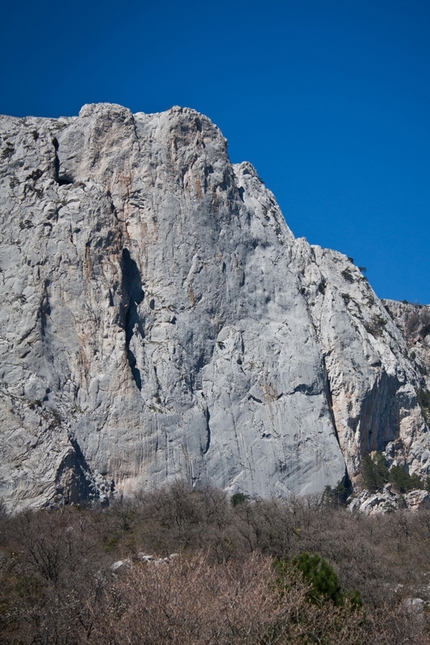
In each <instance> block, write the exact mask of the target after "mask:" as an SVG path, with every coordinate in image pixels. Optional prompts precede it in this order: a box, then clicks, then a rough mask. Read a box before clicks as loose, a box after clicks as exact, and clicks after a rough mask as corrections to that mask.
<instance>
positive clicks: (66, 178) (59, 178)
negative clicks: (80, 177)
mask: <svg viewBox="0 0 430 645" xmlns="http://www.w3.org/2000/svg"><path fill="white" fill-rule="evenodd" d="M52 145H53V146H54V149H55V159H54V179H55V181H56V182H57V184H59V185H60V186H64V185H67V184H73V182H74V179H73V177H71V176H70V175H68V174H67V173H63V174H60V158H59V156H58V149H59V147H60V146H59V143H58V139H57V138H56V137H54V138H53V139H52Z"/></svg>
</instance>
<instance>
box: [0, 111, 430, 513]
mask: <svg viewBox="0 0 430 645" xmlns="http://www.w3.org/2000/svg"><path fill="white" fill-rule="evenodd" d="M0 137H1V148H0V197H1V239H0V292H1V297H2V308H1V314H0V315H1V324H0V343H1V355H0V386H1V389H0V401H1V402H2V403H1V405H2V411H3V413H2V419H3V425H2V432H1V436H0V449H1V451H2V461H1V465H0V478H1V491H0V493H1V495H2V496H3V497H4V499H5V500H6V503H7V504H9V506H14V507H15V508H17V507H20V506H23V505H28V504H41V503H52V502H55V501H61V500H64V501H66V502H67V501H69V502H70V501H79V500H80V501H82V500H87V499H89V500H90V499H101V500H102V501H103V500H107V499H108V497H109V495H110V494H111V493H112V491H113V490H117V491H119V492H122V493H128V492H131V491H132V490H134V489H136V488H139V487H148V486H158V485H160V484H162V483H164V482H166V481H169V480H172V479H174V478H177V477H184V478H187V479H188V480H189V481H191V482H192V483H193V484H195V485H198V484H199V483H202V482H207V481H209V482H211V483H212V484H214V485H216V486H220V487H223V488H225V489H227V490H228V491H230V492H232V493H233V492H236V491H241V492H244V493H248V494H258V495H261V496H268V495H280V496H287V495H289V494H291V493H296V494H305V493H311V492H315V491H321V490H323V489H324V487H325V486H326V485H331V486H334V485H336V483H337V482H338V481H339V480H341V479H343V478H344V477H345V476H346V477H347V478H350V479H351V480H352V481H357V482H358V479H357V478H358V475H359V467H360V458H361V455H362V454H363V453H366V452H369V451H372V450H376V449H379V450H382V449H387V453H388V454H389V455H391V457H390V458H391V459H392V460H396V463H404V464H405V465H406V466H407V468H408V469H409V470H410V471H411V472H417V473H419V474H423V475H424V474H426V473H427V470H428V466H429V457H430V453H429V440H428V432H427V426H426V424H425V421H424V419H423V416H422V412H421V408H420V406H419V404H418V402H417V390H418V389H419V387H420V378H421V377H420V374H419V373H417V371H416V366H415V365H414V364H413V363H411V361H410V360H409V357H408V355H407V346H406V342H405V340H404V338H403V337H402V335H401V333H400V332H399V329H398V328H397V327H396V325H395V324H394V322H393V321H392V319H391V318H390V316H389V315H388V314H387V311H386V309H385V308H384V307H383V305H382V303H381V302H380V301H379V300H378V299H377V298H376V296H375V294H374V292H373V291H372V289H371V287H370V286H369V284H368V282H367V281H366V279H365V278H364V277H363V275H362V274H361V272H360V271H359V269H358V268H357V267H355V266H354V265H353V264H352V262H351V261H350V260H349V259H348V258H346V257H345V256H343V255H341V254H339V253H337V252H334V251H329V250H326V249H321V248H319V247H315V246H310V245H309V244H308V243H307V242H306V240H304V239H299V240H296V239H295V238H294V236H293V235H292V233H291V231H290V230H289V229H288V227H287V225H286V223H285V220H284V218H283V216H282V214H281V212H280V210H279V207H278V205H277V204H276V201H275V199H274V197H273V195H272V193H271V192H270V191H269V190H267V189H266V188H265V186H264V184H263V183H262V182H261V181H260V179H259V178H258V175H257V173H256V171H255V170H254V168H253V167H252V166H251V165H250V164H249V163H242V164H239V165H232V164H231V163H230V161H229V158H228V154H227V144H226V141H225V139H224V138H223V136H222V134H221V133H220V131H219V130H218V129H217V128H216V126H214V125H213V124H212V123H211V122H210V121H209V119H207V118H206V117H204V116H202V115H200V114H198V113H196V112H194V111H193V110H189V109H182V108H177V107H175V108H172V109H171V110H169V111H168V112H163V113H160V114H150V115H148V114H143V113H138V114H135V115H133V114H131V112H130V111H129V110H127V109H125V108H123V107H120V106H117V105H110V104H100V105H87V106H84V108H82V110H81V112H80V114H79V117H73V118H63V119H57V120H55V119H36V118H26V119H15V118H12V117H2V118H1V120H0Z"/></svg>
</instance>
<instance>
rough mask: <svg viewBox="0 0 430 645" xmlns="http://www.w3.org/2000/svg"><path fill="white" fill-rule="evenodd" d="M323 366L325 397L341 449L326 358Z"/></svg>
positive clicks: (323, 360)
mask: <svg viewBox="0 0 430 645" xmlns="http://www.w3.org/2000/svg"><path fill="white" fill-rule="evenodd" d="M322 366H323V369H324V375H325V379H324V390H325V395H326V399H327V403H328V409H329V412H330V419H331V422H332V424H333V428H334V434H335V437H336V440H337V443H338V444H339V447H340V441H339V433H338V431H337V426H336V420H335V418H334V413H333V396H332V393H331V388H330V379H329V376H328V371H327V366H326V362H325V357H324V356H323V359H322Z"/></svg>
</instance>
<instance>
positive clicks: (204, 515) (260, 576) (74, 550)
mask: <svg viewBox="0 0 430 645" xmlns="http://www.w3.org/2000/svg"><path fill="white" fill-rule="evenodd" d="M173 553H177V554H179V555H178V557H174V558H170V561H169V562H158V563H154V562H145V561H144V560H143V559H142V554H151V555H153V556H154V557H157V558H160V559H162V558H166V557H168V556H170V555H171V554H173ZM124 559H127V561H128V563H129V566H123V567H119V568H117V569H116V571H114V570H113V569H112V564H113V563H114V562H116V561H118V560H124ZM429 575H430V513H429V512H426V511H422V512H418V513H410V512H404V511H399V512H396V513H392V514H387V515H380V516H377V517H365V516H363V515H361V514H352V513H351V512H349V511H348V510H346V509H344V508H342V507H341V506H339V505H337V504H333V503H331V501H330V498H327V496H325V497H322V496H314V497H308V498H305V499H291V500H289V501H281V500H260V499H249V498H247V497H246V496H244V495H236V496H234V497H233V498H232V499H231V500H229V499H227V497H226V495H225V494H224V493H223V492H222V491H220V490H217V489H212V488H206V489H200V490H193V489H191V488H190V487H188V486H187V485H186V484H184V483H182V482H177V483H175V484H174V485H172V486H170V487H167V488H164V489H162V490H158V491H153V492H145V493H142V494H140V495H138V496H136V497H134V498H133V499H129V500H124V501H121V502H116V503H114V504H113V505H112V506H111V507H110V508H108V509H81V508H78V507H66V508H62V509H57V510H51V511H35V512H30V511H26V512H23V513H20V514H17V515H13V516H9V515H7V514H5V513H3V514H2V515H1V517H0V633H1V638H0V641H1V642H2V643H5V644H9V645H10V644H12V643H14V644H18V643H19V644H22V645H27V644H28V645H36V644H38V645H39V644H40V645H45V644H46V645H51V644H52V645H54V644H55V645H72V644H76V645H80V644H81V643H94V644H96V645H122V644H123V643H129V644H135V645H146V644H148V645H164V644H167V643H171V644H175V645H206V644H207V645H209V644H215V643H216V644H218V645H224V644H225V645H227V644H228V645H233V644H234V645H242V644H243V645H245V644H246V645H254V644H255V645H257V644H258V645H275V644H279V645H281V644H287V643H290V644H295V643H297V644H302V643H303V644H304V643H321V644H325V645H329V644H338V643H339V644H342V645H355V644H357V645H358V644H362V643H372V644H374V645H379V644H381V645H382V644H384V645H385V644H387V645H388V643H389V644H390V645H395V644H400V643H405V642H408V643H416V645H424V643H426V644H428V643H429V642H430V632H429V619H428V613H427V611H426V602H427V601H428V600H429V591H430V589H429V583H430V579H429ZM418 599H420V600H418Z"/></svg>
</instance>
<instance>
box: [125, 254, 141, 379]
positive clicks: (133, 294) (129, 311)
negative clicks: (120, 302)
mask: <svg viewBox="0 0 430 645" xmlns="http://www.w3.org/2000/svg"><path fill="white" fill-rule="evenodd" d="M122 289H123V294H124V300H125V302H127V301H128V302H127V304H126V311H125V316H124V331H125V346H126V352H127V361H128V364H129V366H130V371H131V374H132V377H133V380H134V382H135V383H136V386H137V388H138V389H139V390H142V377H141V375H140V370H139V368H138V367H137V361H136V357H135V355H134V353H133V352H132V350H131V348H130V343H131V339H132V338H133V336H134V334H135V329H136V328H137V330H138V332H139V334H140V335H141V336H142V337H143V335H144V331H143V326H142V321H141V320H140V316H139V312H138V307H137V306H138V305H139V304H140V303H141V302H142V300H143V298H144V293H143V289H142V279H141V277H140V272H139V268H138V266H137V264H136V262H135V261H134V260H133V259H132V258H131V256H130V252H129V250H128V249H124V250H123V252H122Z"/></svg>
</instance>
